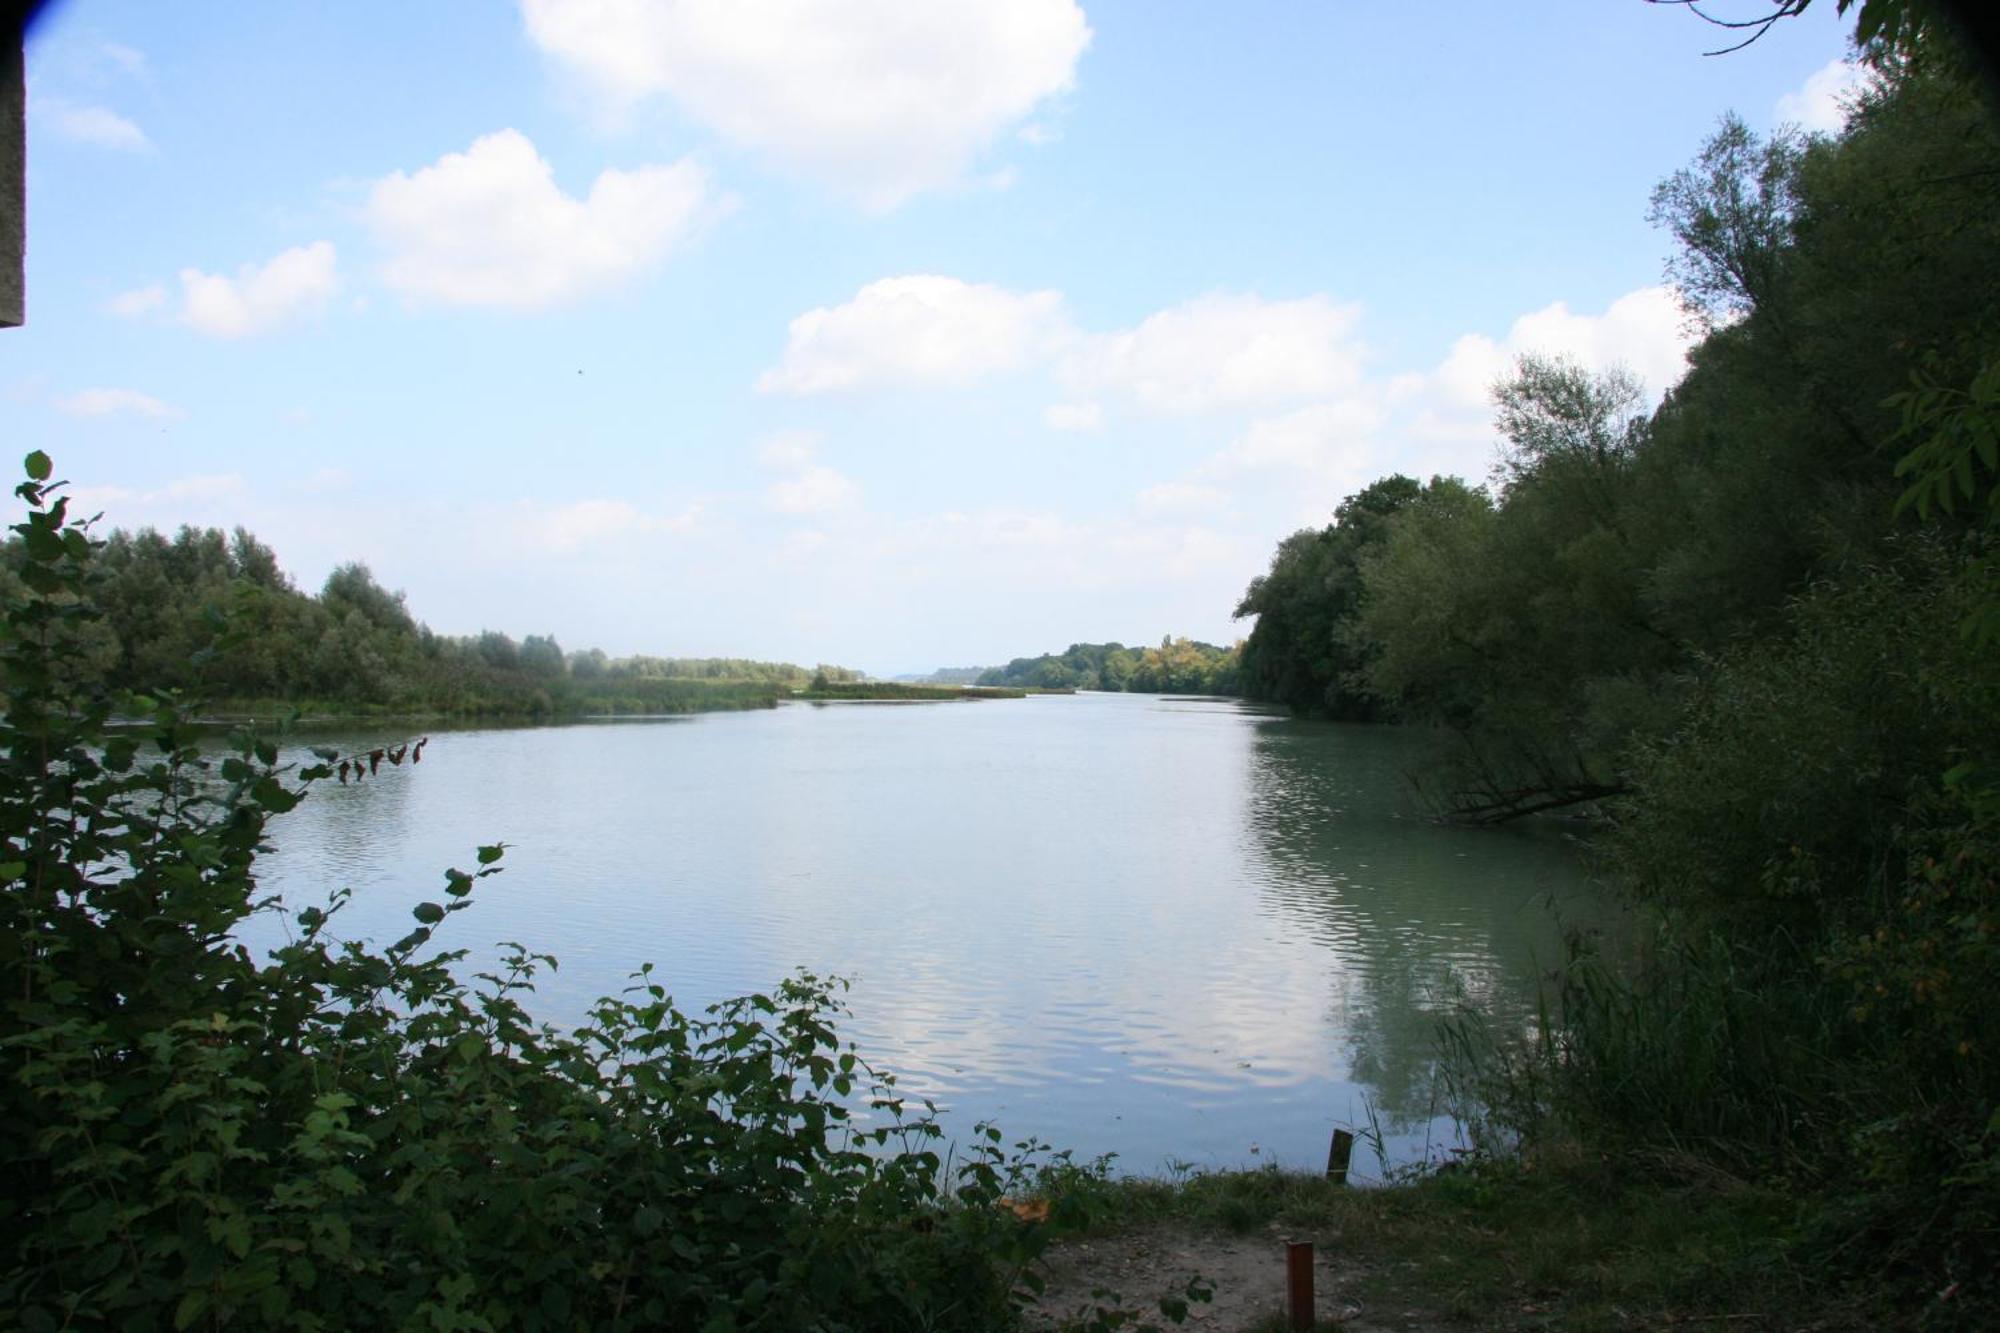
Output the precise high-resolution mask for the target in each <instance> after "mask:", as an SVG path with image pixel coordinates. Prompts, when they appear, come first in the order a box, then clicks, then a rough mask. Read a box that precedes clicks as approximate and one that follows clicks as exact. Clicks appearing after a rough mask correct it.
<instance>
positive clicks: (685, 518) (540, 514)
mask: <svg viewBox="0 0 2000 1333" xmlns="http://www.w3.org/2000/svg"><path fill="white" fill-rule="evenodd" d="M701 514H702V507H701V506H700V505H698V504H691V505H688V506H687V507H686V508H684V509H682V510H680V511H678V512H677V513H673V514H649V513H647V512H645V511H644V510H642V509H640V508H639V507H638V506H637V505H634V504H631V503H629V502H627V501H624V500H604V499H593V500H573V501H571V502H569V503H567V504H558V505H538V504H533V503H524V504H523V505H522V508H521V513H520V516H519V518H520V523H519V530H520V532H521V534H522V536H523V537H524V538H525V539H526V540H527V541H528V542H529V544H531V545H533V546H535V547H538V548H540V549H542V550H548V551H573V550H576V549H578V548H579V547H583V546H586V545H590V544H593V543H597V542H603V541H608V540H612V539H615V538H621V537H627V536H633V535H637V534H642V533H676V532H687V531H690V530H691V529H692V528H693V527H694V526H695V524H696V523H697V522H699V521H700V519H701Z"/></svg>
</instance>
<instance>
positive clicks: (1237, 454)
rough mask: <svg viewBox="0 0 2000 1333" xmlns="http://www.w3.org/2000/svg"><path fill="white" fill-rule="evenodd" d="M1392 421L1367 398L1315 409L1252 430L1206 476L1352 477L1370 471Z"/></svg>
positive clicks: (1252, 426) (1233, 443)
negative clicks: (1378, 441)
mask: <svg viewBox="0 0 2000 1333" xmlns="http://www.w3.org/2000/svg"><path fill="white" fill-rule="evenodd" d="M1386 419H1387V415H1386V413H1385V412H1384V411H1383V409H1382V408H1380V407H1379V406H1377V405H1375V404H1374V403H1372V402H1370V401H1368V400H1366V399H1365V398H1360V397H1356V398H1351V399H1345V400H1342V401H1338V402H1332V403H1314V404H1312V405H1311V406H1309V407H1302V408H1300V409H1298V410H1297V411H1296V412H1288V413H1286V414H1285V415H1283V416H1278V417H1264V418H1260V419H1258V420H1256V421H1253V422H1251V423H1250V424H1249V426H1248V427H1247V428H1245V430H1244V431H1243V433H1242V434H1240V435H1238V436H1237V437H1236V438H1235V439H1234V440H1232V441H1230V443H1229V447H1228V448H1226V449H1224V450H1223V451H1222V452H1221V453H1219V454H1217V455H1216V456H1215V457H1214V458H1213V459H1211V460H1210V461H1209V462H1208V463H1207V464H1206V465H1204V471H1206V472H1208V473H1209V474H1211V475H1216V476H1226V475H1229V474H1232V473H1240V472H1255V471H1262V470H1283V471H1296V472H1308V473H1317V474H1329V473H1336V474H1340V475H1348V474H1352V473H1354V472H1356V471H1357V470H1359V469H1360V468H1362V467H1364V466H1365V465H1366V463H1367V462H1368V460H1369V458H1370V456H1371V453H1372V449H1373V446H1372V443H1371V441H1372V440H1373V438H1374V436H1375V434H1376V433H1377V432H1378V431H1379V430H1381V428H1382V426H1383V424H1384V422H1385V421H1386Z"/></svg>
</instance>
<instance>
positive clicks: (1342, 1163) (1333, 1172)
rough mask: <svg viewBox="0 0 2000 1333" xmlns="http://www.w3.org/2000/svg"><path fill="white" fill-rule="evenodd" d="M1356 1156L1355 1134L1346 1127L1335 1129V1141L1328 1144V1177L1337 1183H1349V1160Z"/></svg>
mask: <svg viewBox="0 0 2000 1333" xmlns="http://www.w3.org/2000/svg"><path fill="white" fill-rule="evenodd" d="M1353 1156H1354V1135H1352V1134H1350V1133H1348V1132H1347V1131H1346V1130H1344V1129H1336V1130H1334V1131H1333V1142H1332V1143H1329V1144H1328V1145H1327V1146H1326V1178H1327V1179H1328V1180H1331V1181H1332V1182H1333V1183H1334V1184H1336V1185H1345V1184H1346V1183H1347V1162H1348V1159H1349V1158H1351V1157H1353Z"/></svg>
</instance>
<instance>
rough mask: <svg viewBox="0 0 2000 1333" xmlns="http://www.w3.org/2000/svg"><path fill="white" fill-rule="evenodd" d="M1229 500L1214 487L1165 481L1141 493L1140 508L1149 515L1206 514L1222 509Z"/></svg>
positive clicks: (1187, 482)
mask: <svg viewBox="0 0 2000 1333" xmlns="http://www.w3.org/2000/svg"><path fill="white" fill-rule="evenodd" d="M1228 499H1229V497H1228V496H1226V495H1224V494H1223V493H1222V492H1221V491H1219V490H1217V489H1216V488H1215V487H1213V486H1203V485H1200V484H1198V483H1196V482H1189V481H1163V482H1160V483H1159V484H1158V485H1156V486H1148V487H1147V488H1146V489H1145V490H1143V491H1140V492H1139V508H1140V509H1142V510H1144V511H1145V512H1146V513H1149V514H1172V513H1206V512H1209V511H1212V510H1216V509H1220V508H1222V506H1223V505H1224V504H1226V503H1228Z"/></svg>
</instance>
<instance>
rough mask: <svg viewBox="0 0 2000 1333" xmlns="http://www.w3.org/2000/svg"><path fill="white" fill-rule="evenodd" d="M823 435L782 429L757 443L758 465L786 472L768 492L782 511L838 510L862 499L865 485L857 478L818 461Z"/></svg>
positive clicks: (770, 502) (774, 506)
mask: <svg viewBox="0 0 2000 1333" xmlns="http://www.w3.org/2000/svg"><path fill="white" fill-rule="evenodd" d="M818 452H819V435H818V433H817V432H815V431H809V430H781V431H779V432H777V433H776V434H775V435H771V436H768V437H766V438H765V440H764V441H763V443H761V444H759V445H758V446H757V465H758V466H759V467H761V468H765V469H767V470H769V471H772V472H781V473H785V474H787V475H785V476H784V477H782V478H780V479H779V480H777V481H774V482H772V483H771V486H770V489H769V490H767V491H765V492H764V500H765V503H767V504H768V505H770V507H771V508H772V509H775V510H776V511H777V512H779V513H781V514H834V513H839V512H840V511H841V510H844V509H852V508H854V507H856V506H857V505H859V504H860V503H861V488H860V487H859V486H857V485H855V484H854V482H853V481H851V480H849V479H848V478H847V477H844V476H842V475H841V474H840V473H838V472H836V471H834V470H833V469H832V468H830V467H827V466H826V465H825V464H823V463H815V462H814V461H813V458H814V456H815V455H816V454H817V453H818Z"/></svg>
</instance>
